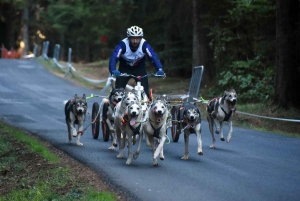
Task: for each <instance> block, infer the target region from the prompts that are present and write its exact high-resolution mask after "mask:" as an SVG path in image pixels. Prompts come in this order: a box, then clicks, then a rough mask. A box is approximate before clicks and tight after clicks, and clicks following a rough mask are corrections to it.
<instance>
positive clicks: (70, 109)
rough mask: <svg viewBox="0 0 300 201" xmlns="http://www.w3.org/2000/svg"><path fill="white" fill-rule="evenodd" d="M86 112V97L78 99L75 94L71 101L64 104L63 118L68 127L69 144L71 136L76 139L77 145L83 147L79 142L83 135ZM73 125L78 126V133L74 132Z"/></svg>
mask: <svg viewBox="0 0 300 201" xmlns="http://www.w3.org/2000/svg"><path fill="white" fill-rule="evenodd" d="M86 112H87V102H86V95H85V94H83V96H82V97H78V96H77V94H75V96H74V99H71V100H69V101H67V102H66V104H65V116H66V123H67V127H68V137H69V142H71V141H72V136H73V137H77V143H76V144H77V145H78V146H83V144H82V143H81V142H80V136H81V135H82V134H83V124H84V121H85V117H86ZM75 124H77V125H78V132H77V131H76V128H75Z"/></svg>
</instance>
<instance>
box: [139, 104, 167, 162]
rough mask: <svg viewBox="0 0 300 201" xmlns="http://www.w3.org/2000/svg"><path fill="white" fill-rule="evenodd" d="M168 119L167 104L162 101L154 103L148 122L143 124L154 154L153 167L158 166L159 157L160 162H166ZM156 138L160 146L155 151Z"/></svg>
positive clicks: (149, 111)
mask: <svg viewBox="0 0 300 201" xmlns="http://www.w3.org/2000/svg"><path fill="white" fill-rule="evenodd" d="M167 117H168V108H167V106H166V103H165V102H164V101H161V100H156V101H154V102H153V103H152V104H151V106H150V109H149V110H148V120H147V121H146V122H145V123H144V124H143V132H144V133H145V135H146V138H148V140H149V142H150V145H151V148H152V154H153V165H154V166H158V162H157V157H158V155H160V157H159V158H160V160H164V159H165V157H164V150H163V146H164V143H165V141H166V138H167V135H166V130H167ZM154 138H157V139H159V145H158V146H157V148H156V150H155V145H154Z"/></svg>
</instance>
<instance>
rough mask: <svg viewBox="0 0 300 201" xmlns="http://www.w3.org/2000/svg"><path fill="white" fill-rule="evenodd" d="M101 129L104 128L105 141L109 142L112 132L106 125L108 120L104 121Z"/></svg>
mask: <svg viewBox="0 0 300 201" xmlns="http://www.w3.org/2000/svg"><path fill="white" fill-rule="evenodd" d="M101 127H102V135H103V141H104V142H107V141H108V140H109V135H110V130H109V128H108V125H107V123H106V119H102V121H101Z"/></svg>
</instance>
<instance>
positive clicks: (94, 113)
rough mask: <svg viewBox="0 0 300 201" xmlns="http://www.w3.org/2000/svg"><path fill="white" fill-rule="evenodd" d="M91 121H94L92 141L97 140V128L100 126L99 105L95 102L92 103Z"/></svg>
mask: <svg viewBox="0 0 300 201" xmlns="http://www.w3.org/2000/svg"><path fill="white" fill-rule="evenodd" d="M95 119H96V120H95ZM92 121H95V122H94V123H93V124H92V134H93V138H94V139H98V136H99V126H100V113H99V104H98V103H97V102H95V103H93V107H92Z"/></svg>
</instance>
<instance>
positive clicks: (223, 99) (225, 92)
mask: <svg viewBox="0 0 300 201" xmlns="http://www.w3.org/2000/svg"><path fill="white" fill-rule="evenodd" d="M227 93H228V92H227V91H224V93H223V96H222V100H221V104H224V101H225V98H226V96H227Z"/></svg>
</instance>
